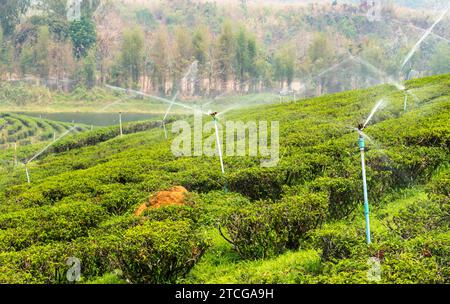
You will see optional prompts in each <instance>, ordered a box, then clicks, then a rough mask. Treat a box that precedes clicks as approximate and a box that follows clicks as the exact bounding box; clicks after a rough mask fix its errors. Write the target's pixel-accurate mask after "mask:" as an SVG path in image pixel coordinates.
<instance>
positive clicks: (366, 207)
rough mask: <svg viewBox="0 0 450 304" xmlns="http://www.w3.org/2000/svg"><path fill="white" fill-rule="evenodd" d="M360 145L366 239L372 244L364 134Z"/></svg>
mask: <svg viewBox="0 0 450 304" xmlns="http://www.w3.org/2000/svg"><path fill="white" fill-rule="evenodd" d="M358 146H359V150H360V151H361V167H362V177H363V190H364V216H365V219H366V239H367V244H370V243H371V238H370V217H369V197H368V195H367V179H366V162H365V159H364V150H365V148H366V143H365V141H364V137H363V136H362V135H360V136H359V139H358Z"/></svg>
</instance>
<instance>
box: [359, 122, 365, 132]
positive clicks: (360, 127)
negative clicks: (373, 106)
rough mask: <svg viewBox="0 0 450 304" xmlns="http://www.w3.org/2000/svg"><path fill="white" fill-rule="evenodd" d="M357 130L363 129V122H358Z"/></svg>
mask: <svg viewBox="0 0 450 304" xmlns="http://www.w3.org/2000/svg"><path fill="white" fill-rule="evenodd" d="M358 130H359V131H362V130H364V124H363V123H359V124H358Z"/></svg>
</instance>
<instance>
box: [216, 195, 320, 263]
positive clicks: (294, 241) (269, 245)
mask: <svg viewBox="0 0 450 304" xmlns="http://www.w3.org/2000/svg"><path fill="white" fill-rule="evenodd" d="M326 202H327V200H326V197H325V195H320V194H310V195H308V196H304V197H289V198H284V199H283V201H282V202H280V203H274V204H269V203H264V202H259V203H256V204H255V206H252V207H247V208H242V209H241V208H240V209H237V210H234V211H232V212H231V213H230V214H227V215H226V216H224V217H223V219H222V222H221V225H222V226H223V227H224V228H225V229H226V232H227V235H228V236H224V237H225V238H227V239H228V238H229V241H230V243H232V244H233V246H234V248H235V249H236V251H237V252H238V253H239V254H240V255H241V256H242V257H243V258H247V259H255V258H267V257H271V256H275V255H278V254H280V253H282V252H284V251H286V250H288V249H298V247H299V246H300V242H301V239H302V238H303V237H304V236H305V235H306V233H307V232H308V231H309V230H311V229H314V228H316V227H317V226H318V225H320V224H321V223H322V221H323V220H324V219H325V218H326V209H327V208H326Z"/></svg>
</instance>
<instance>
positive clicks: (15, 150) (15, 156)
mask: <svg viewBox="0 0 450 304" xmlns="http://www.w3.org/2000/svg"><path fill="white" fill-rule="evenodd" d="M14 167H17V142H14Z"/></svg>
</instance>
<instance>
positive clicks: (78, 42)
mask: <svg viewBox="0 0 450 304" xmlns="http://www.w3.org/2000/svg"><path fill="white" fill-rule="evenodd" d="M69 34H70V38H71V40H72V44H73V52H74V56H75V57H76V58H77V59H80V58H81V57H85V56H86V55H87V54H88V51H89V50H90V48H91V47H92V46H93V45H94V44H95V42H96V40H97V35H96V32H95V24H94V22H93V21H92V19H90V18H87V17H82V18H81V19H80V20H75V21H72V22H71V23H70V28H69Z"/></svg>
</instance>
